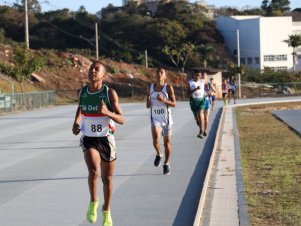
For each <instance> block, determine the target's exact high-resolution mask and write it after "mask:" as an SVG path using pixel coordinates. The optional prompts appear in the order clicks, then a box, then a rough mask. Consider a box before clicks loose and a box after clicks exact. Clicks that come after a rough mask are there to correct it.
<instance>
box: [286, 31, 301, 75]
mask: <svg viewBox="0 0 301 226" xmlns="http://www.w3.org/2000/svg"><path fill="white" fill-rule="evenodd" d="M288 37H289V38H288V39H287V40H284V42H286V43H287V44H288V46H289V47H293V52H292V55H293V72H295V66H296V65H295V64H296V55H297V51H296V49H297V47H298V46H301V35H289V36H288Z"/></svg>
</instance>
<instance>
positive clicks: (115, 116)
mask: <svg viewBox="0 0 301 226" xmlns="http://www.w3.org/2000/svg"><path fill="white" fill-rule="evenodd" d="M109 99H110V103H111V106H112V109H113V112H111V111H109V110H108V108H107V106H106V105H105V104H104V103H102V104H101V108H100V112H101V113H102V114H104V115H107V116H108V117H109V118H111V119H112V120H113V121H115V122H117V123H119V124H121V125H122V124H123V123H124V122H125V119H124V116H123V113H122V110H121V107H120V104H119V100H118V95H117V93H116V91H115V90H114V89H109Z"/></svg>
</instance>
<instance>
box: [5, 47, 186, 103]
mask: <svg viewBox="0 0 301 226" xmlns="http://www.w3.org/2000/svg"><path fill="white" fill-rule="evenodd" d="M34 52H35V54H39V55H42V56H43V58H44V59H45V61H46V63H45V66H44V67H43V68H42V70H41V71H39V72H36V73H34V74H33V75H32V77H31V80H28V81H26V82H25V84H24V91H25V92H32V91H40V90H55V91H56V94H57V102H58V103H59V104H60V103H72V102H75V101H76V100H77V97H76V91H77V90H78V89H79V88H80V87H82V86H83V85H84V84H86V83H87V73H88V69H89V66H90V64H91V62H92V61H91V59H90V58H88V57H85V56H82V55H76V54H72V53H68V52H60V51H55V50H40V51H34ZM11 55H12V48H11V47H10V46H8V45H3V44H0V60H1V61H2V62H5V63H7V64H12V59H11ZM101 61H102V62H103V63H104V64H105V65H106V66H107V69H108V75H107V77H106V79H105V82H106V83H107V84H108V85H110V86H111V87H113V88H114V89H116V91H117V93H118V94H119V96H120V98H121V99H122V100H124V101H127V100H128V98H130V99H135V100H143V99H144V97H145V93H146V89H147V88H148V87H149V84H150V82H152V81H154V79H155V69H153V68H145V67H144V66H141V65H133V64H126V63H123V62H114V61H112V60H110V59H101ZM181 79H182V81H183V85H185V86H186V82H185V81H184V79H185V80H186V78H184V76H180V75H179V74H178V73H176V72H172V71H169V72H168V80H169V82H170V83H172V84H173V86H174V88H175V91H176V95H178V96H181V97H182V88H181V84H182V83H181V82H182V81H181ZM0 90H1V91H2V92H3V93H4V92H7V93H9V92H10V84H9V83H7V82H5V81H4V80H2V79H1V80H0ZM15 92H20V87H19V85H18V83H17V82H15Z"/></svg>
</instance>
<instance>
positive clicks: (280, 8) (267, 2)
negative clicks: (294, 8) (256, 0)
mask: <svg viewBox="0 0 301 226" xmlns="http://www.w3.org/2000/svg"><path fill="white" fill-rule="evenodd" d="M289 5H290V1H289V0H263V1H262V3H261V8H262V9H263V10H264V11H265V13H266V15H267V16H283V15H284V13H285V12H288V11H289V10H290V7H289Z"/></svg>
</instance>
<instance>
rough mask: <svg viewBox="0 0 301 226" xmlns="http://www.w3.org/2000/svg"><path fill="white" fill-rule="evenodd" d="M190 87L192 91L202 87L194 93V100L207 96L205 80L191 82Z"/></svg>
mask: <svg viewBox="0 0 301 226" xmlns="http://www.w3.org/2000/svg"><path fill="white" fill-rule="evenodd" d="M189 86H190V90H194V89H196V88H197V87H198V86H199V87H200V89H197V90H196V91H194V92H193V93H192V98H197V99H200V98H203V97H204V95H205V83H204V82H203V80H199V81H197V82H196V81H194V80H193V79H191V80H189Z"/></svg>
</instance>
